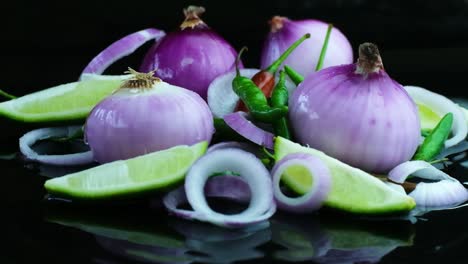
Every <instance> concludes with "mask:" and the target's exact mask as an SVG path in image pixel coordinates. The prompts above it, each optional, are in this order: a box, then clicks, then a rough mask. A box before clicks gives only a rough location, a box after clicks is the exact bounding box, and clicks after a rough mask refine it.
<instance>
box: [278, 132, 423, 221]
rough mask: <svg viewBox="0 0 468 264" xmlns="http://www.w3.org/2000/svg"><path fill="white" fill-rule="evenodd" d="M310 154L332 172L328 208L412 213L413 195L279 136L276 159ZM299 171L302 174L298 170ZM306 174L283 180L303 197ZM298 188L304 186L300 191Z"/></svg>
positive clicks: (363, 211)
mask: <svg viewBox="0 0 468 264" xmlns="http://www.w3.org/2000/svg"><path fill="white" fill-rule="evenodd" d="M298 152H300V153H308V154H311V155H314V156H316V157H318V158H320V159H321V160H322V161H324V162H325V163H326V164H327V166H328V167H329V169H330V172H331V177H332V179H331V181H332V184H331V190H330V193H329V194H328V196H327V198H326V200H325V206H328V207H332V208H335V209H339V210H343V211H347V212H351V213H363V214H387V213H395V212H405V211H410V210H411V209H413V208H414V207H415V205H416V204H415V202H414V200H413V198H411V197H410V196H408V195H406V194H404V193H401V192H398V191H396V190H394V189H392V188H391V187H389V186H387V185H386V184H385V183H383V182H382V181H381V180H379V179H377V178H376V177H374V176H372V175H370V174H368V173H366V172H364V171H362V170H359V169H357V168H353V167H351V166H349V165H347V164H345V163H343V162H341V161H339V160H337V159H334V158H332V157H330V156H327V155H326V154H325V153H323V152H320V151H318V150H315V149H312V148H307V147H303V146H301V145H299V144H297V143H294V142H292V141H289V140H287V139H284V138H282V137H277V138H276V140H275V159H276V161H279V160H281V159H282V158H284V157H285V156H286V155H288V154H291V153H298ZM298 172H299V171H298ZM307 178H310V177H304V175H301V174H296V173H294V171H293V170H291V171H288V173H285V174H284V175H283V177H282V179H283V182H284V183H285V184H286V185H288V187H290V188H291V189H293V190H294V191H296V192H298V193H299V194H303V193H304V192H305V191H306V188H305V187H306V186H310V185H311V182H310V179H309V180H308V181H309V182H307V181H306V182H303V179H307ZM297 186H302V187H300V188H298V187H297Z"/></svg>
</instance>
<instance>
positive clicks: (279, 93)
mask: <svg viewBox="0 0 468 264" xmlns="http://www.w3.org/2000/svg"><path fill="white" fill-rule="evenodd" d="M288 99H289V93H288V89H286V76H285V73H284V71H280V77H279V80H278V83H277V84H276V86H275V89H273V92H272V94H271V100H270V103H271V105H272V106H273V107H281V106H286V105H288ZM273 128H274V130H275V135H277V136H281V137H284V138H286V139H290V138H291V136H290V134H289V128H288V120H287V119H286V117H283V118H280V119H278V120H275V121H274V122H273Z"/></svg>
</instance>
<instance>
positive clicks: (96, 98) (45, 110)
mask: <svg viewBox="0 0 468 264" xmlns="http://www.w3.org/2000/svg"><path fill="white" fill-rule="evenodd" d="M121 83H122V77H121V76H112V77H108V78H94V79H93V78H92V77H88V79H87V80H84V81H80V82H73V83H67V84H63V85H59V86H55V87H52V88H49V89H45V90H42V91H38V92H35V93H31V94H28V95H25V96H22V97H19V98H16V99H13V100H9V101H6V102H3V103H0V115H1V116H5V117H8V118H10V119H14V120H17V121H22V122H28V123H35V122H52V121H66V120H77V119H84V118H86V117H87V116H88V114H89V112H91V110H92V109H93V107H94V106H95V105H96V104H97V103H99V102H100V101H101V100H102V99H104V98H105V97H106V96H108V95H110V94H111V93H112V92H113V91H115V90H116V89H117V88H119V86H120V85H121Z"/></svg>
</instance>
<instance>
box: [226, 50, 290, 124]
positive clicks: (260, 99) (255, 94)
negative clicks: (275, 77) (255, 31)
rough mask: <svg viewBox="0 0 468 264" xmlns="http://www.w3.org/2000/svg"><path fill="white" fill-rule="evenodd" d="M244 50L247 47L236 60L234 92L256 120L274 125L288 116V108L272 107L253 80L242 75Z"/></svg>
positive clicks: (233, 81) (233, 82)
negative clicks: (240, 65) (240, 67)
mask: <svg viewBox="0 0 468 264" xmlns="http://www.w3.org/2000/svg"><path fill="white" fill-rule="evenodd" d="M244 50H245V47H244V48H242V50H241V51H240V52H239V55H238V57H237V59H236V77H235V78H234V80H232V88H233V91H234V92H235V93H236V94H237V95H238V96H239V97H240V99H241V100H242V101H243V102H244V104H245V105H246V106H247V109H248V110H249V112H250V114H251V115H252V117H253V118H254V119H255V120H257V121H261V122H266V123H273V121H275V120H278V119H280V118H282V117H284V116H286V114H287V113H288V107H287V106H285V105H283V106H280V107H270V106H269V105H268V100H267V98H266V97H265V95H264V94H263V92H262V90H260V89H259V88H258V87H257V86H256V85H255V83H254V82H253V81H252V80H251V79H249V78H247V77H243V76H241V75H240V72H239V67H238V64H239V58H240V56H241V55H242V53H243V52H244Z"/></svg>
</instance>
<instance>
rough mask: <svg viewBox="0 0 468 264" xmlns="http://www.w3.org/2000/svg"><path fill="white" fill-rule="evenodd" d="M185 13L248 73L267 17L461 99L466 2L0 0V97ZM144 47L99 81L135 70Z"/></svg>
mask: <svg viewBox="0 0 468 264" xmlns="http://www.w3.org/2000/svg"><path fill="white" fill-rule="evenodd" d="M189 4H199V5H203V6H205V7H206V9H207V12H206V13H205V14H204V16H203V19H204V20H205V22H206V23H208V24H209V25H210V26H211V27H212V28H213V29H215V30H216V31H218V32H219V33H220V34H221V35H222V36H224V37H225V38H226V39H227V40H228V41H229V42H231V43H232V44H233V46H234V47H235V48H236V49H239V48H240V47H242V46H244V45H247V46H248V47H249V48H250V52H249V53H248V55H246V56H245V61H246V62H247V63H246V64H247V66H249V67H258V65H259V54H260V47H261V44H262V42H263V39H264V37H265V35H266V33H267V32H268V30H269V28H268V25H267V21H268V19H269V18H271V17H272V16H273V15H283V16H288V17H290V18H293V19H302V18H317V19H321V20H324V21H327V22H332V23H334V25H335V26H336V27H338V28H340V29H341V30H342V31H343V32H344V33H345V35H346V36H347V37H348V38H349V40H350V41H351V43H352V45H353V48H354V49H355V50H356V48H357V46H358V45H359V43H362V42H365V41H370V42H375V43H376V44H378V45H379V47H380V49H381V53H382V57H383V60H384V65H385V67H386V70H387V71H388V72H389V73H390V75H391V76H392V77H393V78H394V79H396V80H397V81H399V82H400V83H402V84H413V85H420V86H423V87H427V88H430V89H432V90H436V91H440V92H444V93H445V94H448V95H453V96H461V95H466V94H467V93H466V91H467V88H466V85H464V83H466V81H465V79H466V76H467V75H468V2H467V1H464V0H444V1H425V0H416V1H403V0H395V1H383V0H348V1H345V0H326V1H325V0H299V1H291V0H289V1H287V0H270V1H253V0H250V1H154V0H153V1H140V0H132V1H97V0H94V1H89V0H83V1H63V0H60V1H50V0H49V1H4V2H3V3H2V6H1V7H0V8H1V10H2V12H1V15H0V21H1V25H2V30H1V32H2V38H1V41H0V45H1V63H0V88H1V89H5V90H8V91H10V92H11V93H14V94H18V95H20V94H25V93H28V92H32V91H36V90H40V89H44V88H47V87H50V86H53V85H57V84H61V83H66V82H71V81H74V80H76V79H77V78H78V76H79V74H80V72H81V70H82V69H83V68H84V67H85V66H86V64H87V63H88V62H89V61H90V60H91V59H92V58H93V56H95V55H96V54H97V53H99V52H100V51H101V50H102V49H104V48H105V47H107V46H108V45H109V44H111V43H112V42H113V41H115V40H117V39H119V38H121V37H123V36H125V35H127V34H129V33H132V32H135V31H138V30H140V29H143V28H147V27H156V28H159V29H163V30H165V31H171V30H175V29H177V27H178V26H179V24H180V23H181V21H182V19H183V15H182V9H183V8H184V7H185V6H187V5H189ZM148 46H149V44H148V45H146V46H144V47H142V48H141V49H140V50H139V51H138V52H137V53H135V54H134V55H132V56H130V57H129V58H126V59H123V60H122V61H121V62H119V63H117V64H116V65H115V66H113V67H111V68H110V69H109V70H108V71H107V73H110V74H120V73H122V72H123V71H124V70H125V69H126V67H127V66H133V67H138V66H139V64H140V61H141V58H142V56H143V55H144V52H145V50H147V48H148Z"/></svg>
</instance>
